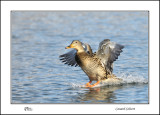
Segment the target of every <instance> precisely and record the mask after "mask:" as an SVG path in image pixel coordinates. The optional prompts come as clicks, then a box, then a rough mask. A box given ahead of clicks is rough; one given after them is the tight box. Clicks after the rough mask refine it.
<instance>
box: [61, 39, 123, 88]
mask: <svg viewBox="0 0 160 115" xmlns="http://www.w3.org/2000/svg"><path fill="white" fill-rule="evenodd" d="M69 48H74V49H73V50H71V51H70V52H68V53H66V54H63V55H60V60H61V61H62V62H64V63H65V64H68V65H71V66H80V67H81V68H82V70H83V71H84V72H85V73H86V74H87V76H88V77H89V80H90V81H89V82H88V83H87V84H86V87H93V86H95V85H97V84H99V83H100V82H101V81H102V80H104V79H108V78H117V77H116V76H115V75H114V74H112V71H113V62H114V61H116V59H118V56H119V55H120V53H121V52H122V49H123V48H124V46H123V45H120V44H117V43H115V42H111V41H110V40H109V39H105V40H103V41H102V42H100V44H99V48H98V51H97V52H95V53H93V52H92V49H91V47H90V45H89V44H84V43H82V42H80V41H79V40H74V41H73V42H72V43H71V44H70V45H69V46H68V47H66V49H69ZM92 81H97V82H96V83H95V84H93V85H91V83H92Z"/></svg>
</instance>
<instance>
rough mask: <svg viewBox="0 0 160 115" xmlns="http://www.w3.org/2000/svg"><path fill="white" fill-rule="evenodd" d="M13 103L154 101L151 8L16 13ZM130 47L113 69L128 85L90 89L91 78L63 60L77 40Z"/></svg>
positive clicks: (13, 15) (94, 45) (13, 20)
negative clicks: (106, 41)
mask: <svg viewBox="0 0 160 115" xmlns="http://www.w3.org/2000/svg"><path fill="white" fill-rule="evenodd" d="M11 34H12V35H11V42H12V43H11V53H12V55H11V56H12V57H11V94H12V95H11V102H12V103H87V104H88V103H148V102H149V100H148V77H149V76H148V12H113V11H112V12H111V11H110V12H109V11H103V12H102V11H99V12H96V11H94V12H87V11H83V12H74V11H68V12H67V11H66V12H59V11H57V12H55V11H53V12H52V11H50V12H49V11H48V12H42V11H41V12H36V11H35V12H33V11H26V12H21V11H13V12H11ZM103 39H110V40H111V41H114V42H117V43H119V44H122V45H124V46H125V48H124V50H123V52H122V53H121V56H120V57H119V58H118V60H117V61H116V62H115V63H114V71H113V73H114V74H115V75H116V76H117V77H120V78H122V79H124V83H123V85H116V84H113V85H112V86H108V85H107V84H105V85H101V84H100V85H98V86H97V87H95V88H84V87H81V86H82V85H84V84H86V83H87V82H88V77H87V76H86V75H85V73H84V72H83V71H82V70H81V69H80V68H79V67H69V66H67V65H64V64H63V63H61V62H60V60H59V55H61V54H64V53H66V52H67V51H69V50H66V49H65V47H66V46H68V45H69V44H70V43H71V42H72V40H80V41H82V42H84V43H89V44H90V45H91V47H92V49H93V51H97V49H98V45H99V43H100V42H101V41H102V40H103Z"/></svg>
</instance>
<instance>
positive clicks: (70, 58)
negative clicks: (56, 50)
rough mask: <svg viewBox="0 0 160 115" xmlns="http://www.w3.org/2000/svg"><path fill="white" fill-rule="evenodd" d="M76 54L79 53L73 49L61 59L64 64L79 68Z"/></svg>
mask: <svg viewBox="0 0 160 115" xmlns="http://www.w3.org/2000/svg"><path fill="white" fill-rule="evenodd" d="M76 52H77V51H76V50H75V49H73V50H71V51H69V52H68V53H65V54H63V55H60V56H59V58H60V60H61V61H62V62H63V63H64V64H68V65H70V66H75V67H76V66H78V64H77V62H76V60H75V56H76Z"/></svg>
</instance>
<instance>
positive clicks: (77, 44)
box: [66, 40, 84, 52]
mask: <svg viewBox="0 0 160 115" xmlns="http://www.w3.org/2000/svg"><path fill="white" fill-rule="evenodd" d="M70 48H74V49H76V50H77V51H78V52H81V51H84V48H83V46H82V43H81V42H80V41H79V40H74V41H72V43H71V44H70V45H69V46H67V47H66V49H70Z"/></svg>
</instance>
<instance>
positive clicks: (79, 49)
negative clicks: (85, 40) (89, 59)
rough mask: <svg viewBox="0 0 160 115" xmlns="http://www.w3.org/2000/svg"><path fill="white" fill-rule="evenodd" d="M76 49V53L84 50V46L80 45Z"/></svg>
mask: <svg viewBox="0 0 160 115" xmlns="http://www.w3.org/2000/svg"><path fill="white" fill-rule="evenodd" d="M76 50H77V53H81V52H85V50H84V48H83V47H82V46H81V47H79V48H78V49H76Z"/></svg>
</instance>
